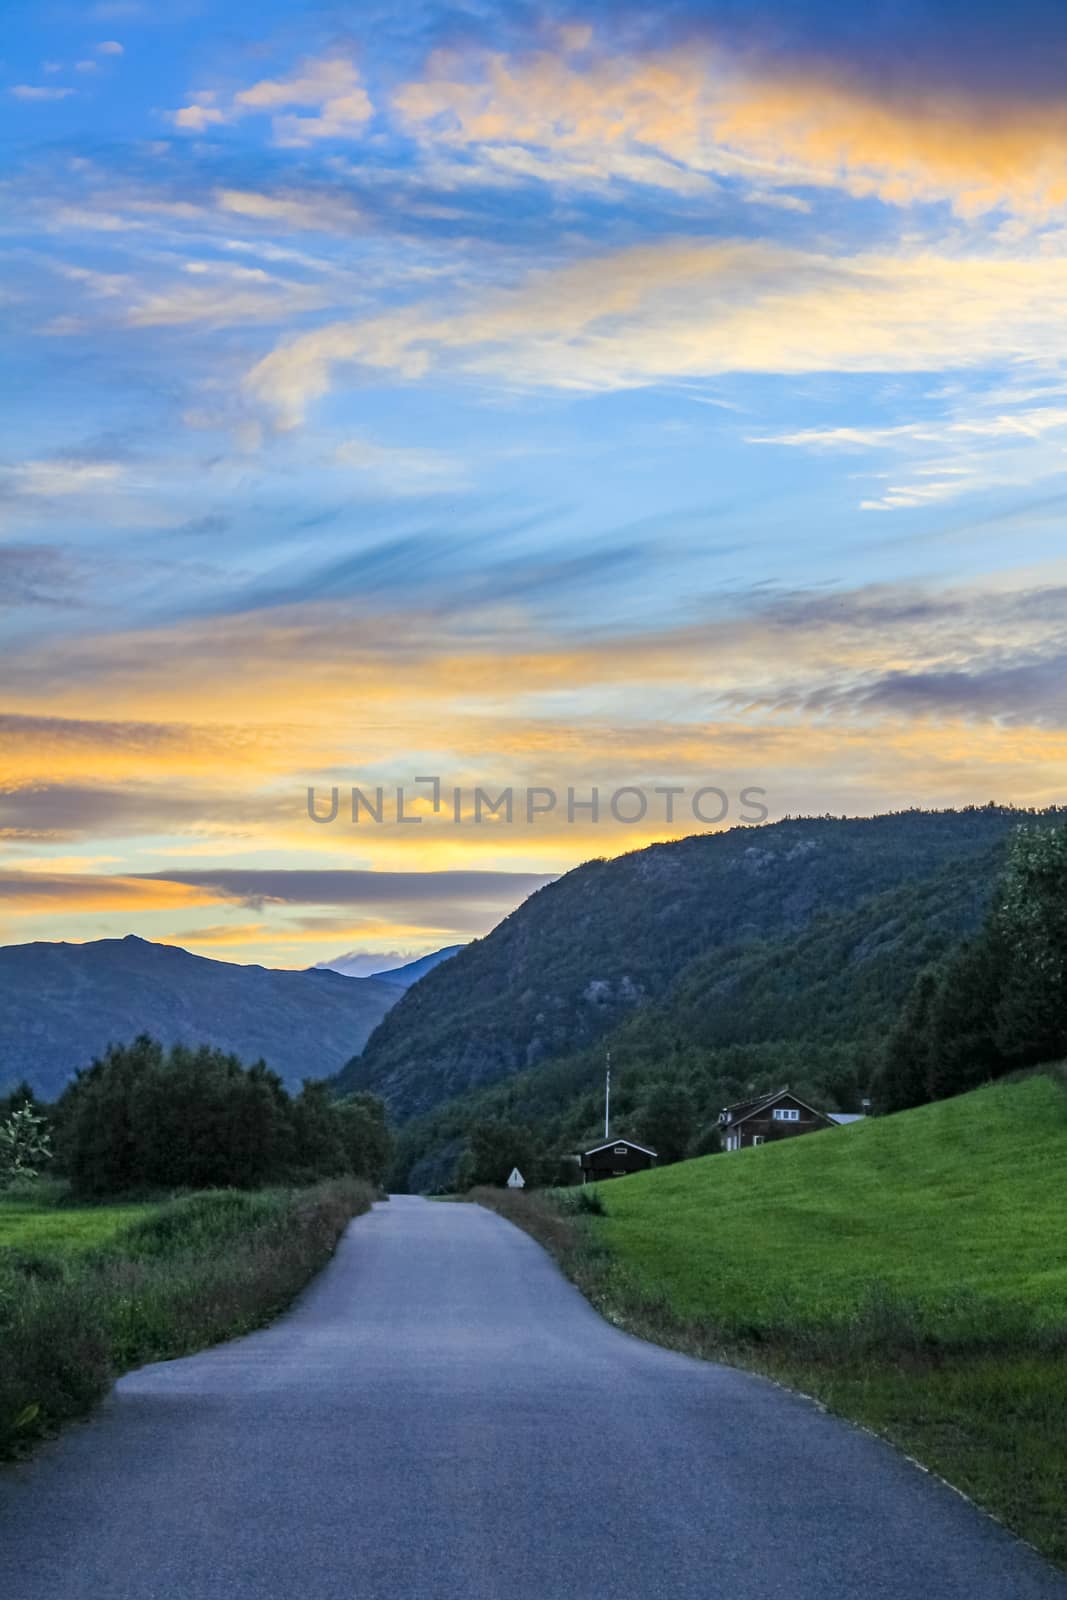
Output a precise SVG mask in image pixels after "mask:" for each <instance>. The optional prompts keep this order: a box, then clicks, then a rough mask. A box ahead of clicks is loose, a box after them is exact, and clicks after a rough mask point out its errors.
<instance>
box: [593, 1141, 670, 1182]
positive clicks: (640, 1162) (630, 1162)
mask: <svg viewBox="0 0 1067 1600" xmlns="http://www.w3.org/2000/svg"><path fill="white" fill-rule="evenodd" d="M578 1159H579V1162H580V1164H581V1168H582V1182H583V1183H596V1182H599V1181H600V1179H601V1178H625V1177H626V1176H627V1174H628V1173H630V1172H645V1171H647V1169H648V1168H649V1167H654V1166H655V1165H656V1152H655V1150H650V1149H649V1148H648V1146H647V1145H645V1144H637V1143H635V1141H634V1140H633V1139H606V1140H605V1141H604V1143H603V1144H597V1145H594V1146H593V1148H592V1150H583V1151H582V1153H581V1155H580V1156H579V1158H578Z"/></svg>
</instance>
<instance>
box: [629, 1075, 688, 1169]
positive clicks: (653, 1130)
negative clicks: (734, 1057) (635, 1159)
mask: <svg viewBox="0 0 1067 1600" xmlns="http://www.w3.org/2000/svg"><path fill="white" fill-rule="evenodd" d="M637 1120H638V1122H639V1124H640V1128H639V1132H638V1134H637V1136H636V1137H637V1138H639V1139H640V1141H641V1143H642V1144H649V1145H651V1146H652V1149H653V1150H655V1152H656V1154H657V1156H658V1157H659V1164H660V1166H661V1167H666V1166H669V1165H670V1164H671V1162H672V1161H681V1160H682V1158H683V1156H684V1155H685V1154H686V1152H687V1150H688V1148H689V1145H690V1143H691V1141H692V1138H693V1133H694V1129H695V1123H696V1112H695V1109H694V1106H693V1096H692V1095H691V1094H690V1092H689V1090H688V1089H687V1088H685V1087H684V1086H683V1085H682V1084H678V1083H670V1082H664V1083H657V1084H656V1085H655V1087H654V1088H653V1090H652V1092H651V1094H650V1095H649V1097H648V1099H647V1100H646V1101H645V1104H644V1107H643V1108H642V1110H641V1112H640V1113H639V1117H638V1119H637Z"/></svg>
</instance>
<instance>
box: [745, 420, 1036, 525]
mask: <svg viewBox="0 0 1067 1600" xmlns="http://www.w3.org/2000/svg"><path fill="white" fill-rule="evenodd" d="M751 442H752V443H754V444H776V445H784V446H787V447H791V448H796V449H802V450H807V451H812V452H816V453H819V454H823V453H826V452H830V451H833V452H842V451H844V452H852V453H857V452H859V453H864V454H868V453H870V452H881V451H889V452H892V453H894V454H896V455H898V456H901V457H903V458H904V459H903V461H902V465H901V466H900V467H899V468H897V469H895V470H894V471H891V472H880V473H879V474H878V475H879V476H880V477H882V478H885V479H887V480H888V481H887V482H886V486H885V488H884V489H881V490H879V492H878V493H877V494H872V495H870V496H868V497H867V498H865V499H862V500H861V501H860V509H861V510H864V511H897V510H912V509H915V508H916V507H923V506H929V505H932V504H936V503H942V502H945V501H949V500H956V499H959V498H960V497H961V496H964V495H969V494H975V493H978V492H982V491H988V490H990V489H1002V488H1022V487H1030V486H1033V485H1035V484H1037V483H1040V482H1043V481H1045V480H1047V479H1049V478H1055V477H1058V476H1060V475H1061V474H1064V473H1067V407H1064V406H1029V407H1022V408H1020V409H1017V410H1015V411H1003V410H996V411H994V412H992V413H983V411H981V410H980V409H978V408H977V407H974V405H973V402H972V409H971V411H970V412H969V414H968V415H966V416H963V417H960V416H956V417H949V418H943V419H936V418H935V419H931V420H929V421H923V422H907V423H900V424H897V425H895V426H892V427H882V428H871V427H868V428H859V427H849V426H838V427H831V428H802V429H800V430H799V431H797V432H795V433H782V434H771V435H762V436H755V437H754V438H753V439H752V441H751Z"/></svg>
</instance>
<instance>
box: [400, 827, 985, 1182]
mask: <svg viewBox="0 0 1067 1600" xmlns="http://www.w3.org/2000/svg"><path fill="white" fill-rule="evenodd" d="M1003 849H1004V846H1003V845H995V846H992V847H991V848H988V849H986V850H984V851H982V852H980V853H979V854H978V855H976V856H968V857H966V858H965V859H963V860H962V861H956V862H951V863H949V865H947V866H945V867H942V868H941V869H940V870H939V871H937V872H934V873H932V874H930V875H929V876H928V877H926V878H923V879H921V880H920V881H919V882H917V883H906V884H901V885H899V886H898V887H897V888H895V889H889V890H886V891H885V892H883V893H882V894H880V895H874V896H872V897H870V898H869V899H866V900H864V901H862V902H861V904H860V905H858V906H852V907H849V908H848V909H847V910H835V911H826V912H822V913H820V914H819V915H817V916H816V917H815V918H814V920H813V921H812V922H811V924H810V925H809V926H808V927H807V928H806V929H804V930H803V931H802V932H800V933H788V934H786V935H784V936H782V937H779V938H767V939H757V940H746V941H740V942H738V943H736V944H734V945H731V946H727V947H725V948H721V949H715V950H711V951H707V952H705V953H704V954H703V955H701V956H699V957H697V958H696V959H695V960H694V961H692V962H690V963H689V964H688V965H687V966H686V967H685V968H683V970H682V972H681V973H680V974H679V975H678V978H677V979H676V981H675V983H674V984H673V985H671V986H670V988H669V990H668V992H667V993H666V994H665V995H664V996H663V997H662V998H661V999H659V1000H658V1001H655V1002H652V1003H650V1004H649V1005H648V1006H646V1007H644V1008H642V1009H641V1010H640V1011H638V1012H636V1013H635V1014H634V1015H633V1016H631V1017H630V1018H628V1019H627V1020H626V1021H625V1022H623V1023H622V1024H621V1025H619V1026H618V1027H617V1028H615V1029H613V1030H612V1031H611V1032H610V1033H609V1034H607V1035H606V1036H605V1037H604V1038H603V1039H602V1040H601V1041H599V1042H598V1043H597V1044H596V1045H595V1046H592V1047H587V1048H586V1049H585V1050H583V1051H579V1052H575V1053H572V1054H570V1055H567V1056H564V1057H562V1058H561V1059H559V1060H557V1061H554V1062H551V1063H547V1064H545V1065H542V1066H540V1067H537V1068H534V1069H532V1070H529V1071H527V1072H524V1073H520V1074H518V1075H516V1076H514V1077H512V1078H509V1079H507V1080H505V1081H502V1082H500V1083H497V1084H495V1085H493V1086H491V1087H489V1088H487V1089H483V1090H480V1091H475V1092H473V1093H470V1094H467V1095H464V1096H461V1097H459V1098H458V1099H456V1100H453V1101H452V1102H450V1103H449V1104H448V1105H445V1106H442V1107H440V1108H438V1109H437V1110H436V1111H435V1112H433V1113H431V1114H430V1115H428V1116H426V1117H422V1118H416V1119H414V1120H413V1121H411V1122H409V1123H408V1124H407V1125H406V1126H405V1127H404V1128H403V1129H402V1130H401V1132H400V1136H399V1140H398V1156H397V1166H396V1169H395V1171H394V1181H395V1182H396V1183H397V1184H398V1185H399V1184H409V1185H410V1187H412V1188H414V1189H423V1188H437V1187H447V1186H448V1185H449V1184H450V1182H451V1180H452V1171H453V1168H454V1165H455V1162H456V1159H457V1156H458V1155H459V1153H460V1152H461V1150H462V1148H463V1146H464V1143H465V1141H466V1137H467V1134H468V1132H469V1130H470V1129H471V1128H472V1127H474V1126H476V1125H477V1124H478V1123H480V1122H483V1121H486V1120H490V1119H501V1120H503V1121H505V1122H507V1123H509V1124H519V1125H526V1126H529V1127H530V1128H532V1129H534V1130H536V1136H537V1148H538V1151H539V1152H540V1155H541V1158H542V1159H543V1160H544V1161H545V1163H546V1165H545V1167H544V1169H543V1171H542V1172H541V1173H540V1175H541V1176H543V1177H544V1178H545V1179H546V1180H550V1179H553V1178H554V1177H555V1176H556V1173H555V1172H554V1171H553V1170H550V1168H551V1166H552V1162H553V1158H554V1156H555V1155H556V1154H558V1152H560V1151H562V1150H566V1149H568V1148H572V1149H573V1148H576V1147H577V1146H578V1145H580V1144H581V1143H582V1142H583V1141H585V1140H586V1139H588V1138H589V1137H591V1136H593V1135H595V1134H596V1132H597V1131H598V1129H599V1127H600V1123H601V1118H602V1116H603V1100H602V1096H603V1077H604V1056H605V1051H606V1050H607V1049H609V1048H610V1050H611V1056H612V1076H613V1085H614V1088H613V1096H612V1109H613V1118H612V1123H613V1128H614V1130H615V1131H616V1132H618V1133H623V1134H625V1133H630V1134H632V1135H634V1136H636V1137H638V1138H641V1139H643V1140H645V1141H648V1142H650V1143H652V1144H653V1145H654V1146H655V1148H656V1149H657V1150H659V1151H660V1152H661V1155H662V1156H663V1157H664V1158H665V1159H667V1160H674V1159H678V1158H679V1157H680V1156H683V1155H688V1154H701V1153H704V1152H705V1151H707V1150H711V1149H714V1148H715V1146H716V1124H717V1118H718V1113H719V1110H720V1109H721V1107H722V1106H723V1105H725V1104H728V1103H730V1102H731V1101H734V1100H738V1099H741V1098H742V1097H743V1096H744V1095H745V1094H747V1093H748V1092H749V1091H750V1089H752V1088H755V1089H756V1090H763V1089H770V1088H774V1087H777V1086H778V1085H779V1084H783V1083H786V1082H788V1083H790V1084H792V1086H793V1087H794V1088H795V1089H797V1090H799V1091H800V1092H802V1093H806V1094H807V1095H808V1096H809V1097H810V1098H812V1099H814V1100H815V1101H816V1102H817V1103H818V1104H820V1105H823V1106H825V1107H826V1108H827V1109H830V1110H838V1111H855V1110H858V1109H859V1103H860V1100H861V1097H862V1096H863V1095H864V1094H865V1093H866V1092H867V1090H868V1089H869V1088H870V1085H871V1082H872V1080H873V1079H874V1078H875V1076H876V1074H877V1072H878V1069H879V1066H880V1063H881V1061H882V1057H883V1052H884V1045H885V1040H886V1037H887V1035H888V1034H889V1033H890V1031H891V1029H892V1028H893V1025H894V1023H895V1022H896V1020H897V1018H898V1016H899V1014H900V1011H901V1008H902V1006H903V1005H904V1003H905V1001H906V999H907V996H908V994H909V991H910V989H911V987H912V985H913V983H914V982H915V980H916V978H917V976H918V974H919V973H920V972H922V971H923V970H925V969H926V968H927V966H928V965H929V964H930V963H931V962H935V961H937V960H938V959H939V958H940V957H942V956H944V955H945V954H946V953H947V952H949V951H952V950H954V949H955V948H957V946H958V944H959V941H960V939H961V938H963V937H964V936H965V935H967V934H969V933H972V932H974V931H975V930H976V929H977V928H978V927H979V925H980V924H981V921H982V917H983V915H984V912H985V909H986V906H987V904H988V901H989V897H990V894H991V893H992V889H993V885H994V882H995V880H996V877H997V873H998V870H999V867H1000V864H1001V861H1002V859H1003ZM535 1158H536V1156H535ZM524 1170H525V1169H524Z"/></svg>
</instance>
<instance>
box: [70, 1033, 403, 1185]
mask: <svg viewBox="0 0 1067 1600" xmlns="http://www.w3.org/2000/svg"><path fill="white" fill-rule="evenodd" d="M50 1121H51V1123H52V1134H53V1139H54V1144H55V1153H56V1166H57V1168H58V1169H59V1170H60V1171H62V1172H63V1173H64V1174H65V1175H66V1176H67V1177H68V1178H69V1180H70V1182H71V1185H72V1187H73V1188H74V1190H75V1191H76V1192H77V1193H79V1194H83V1195H88V1196H97V1195H109V1194H122V1193H127V1192H130V1191H136V1190H146V1189H208V1188H240V1189H254V1188H258V1187H260V1186H262V1185H265V1184H273V1183H310V1182H314V1181H315V1180H317V1179H319V1178H329V1177H340V1176H342V1175H345V1174H351V1175H353V1176H355V1177H360V1178H365V1179H367V1180H369V1181H370V1182H372V1183H375V1184H380V1183H381V1181H382V1178H383V1177H384V1175H385V1172H386V1169H387V1167H388V1165H389V1160H390V1155H391V1145H392V1141H391V1139H390V1135H389V1131H388V1129H387V1127H386V1122H385V1112H384V1108H383V1106H382V1104H381V1102H380V1101H379V1100H376V1099H375V1098H374V1097H373V1096H371V1095H354V1096H352V1097H350V1098H349V1099H347V1100H342V1101H337V1100H334V1099H333V1097H332V1095H331V1092H330V1090H329V1088H328V1087H327V1085H326V1084H325V1083H316V1082H312V1081H308V1082H306V1083H305V1084H304V1086H303V1089H302V1090H301V1092H300V1093H299V1094H298V1095H295V1096H293V1095H290V1094H289V1093H288V1092H287V1091H286V1089H285V1086H284V1084H283V1083H282V1081H281V1079H280V1078H279V1077H278V1075H277V1073H275V1072H272V1071H271V1070H270V1069H269V1068H268V1067H267V1066H266V1064H265V1063H264V1062H262V1061H260V1062H257V1063H256V1064H255V1065H254V1066H252V1067H248V1068H246V1067H244V1066H243V1065H242V1063H241V1062H240V1061H239V1060H238V1059H237V1057H236V1056H232V1055H227V1054H225V1053H224V1052H223V1051H221V1050H216V1049H213V1048H211V1047H210V1046H208V1045H201V1046H200V1047H198V1048H190V1047H188V1046H185V1045H175V1046H173V1047H172V1048H171V1049H170V1050H164V1048H163V1046H162V1045H161V1044H159V1043H158V1042H157V1041H156V1040H154V1039H150V1038H148V1037H147V1035H142V1036H141V1037H140V1038H138V1039H136V1040H134V1042H133V1043H132V1044H130V1045H113V1046H111V1047H110V1048H109V1049H108V1051H107V1053H106V1054H105V1055H104V1056H103V1058H102V1059H101V1060H99V1061H95V1062H94V1063H93V1065H92V1066H91V1067H89V1068H87V1069H86V1070H84V1071H82V1072H80V1073H79V1074H78V1075H77V1077H76V1078H75V1079H74V1081H73V1082H72V1083H71V1084H70V1085H69V1087H68V1088H67V1089H66V1090H65V1091H64V1093H63V1095H62V1096H61V1098H60V1099H59V1101H58V1102H57V1104H56V1105H55V1107H54V1108H52V1110H51V1113H50Z"/></svg>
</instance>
